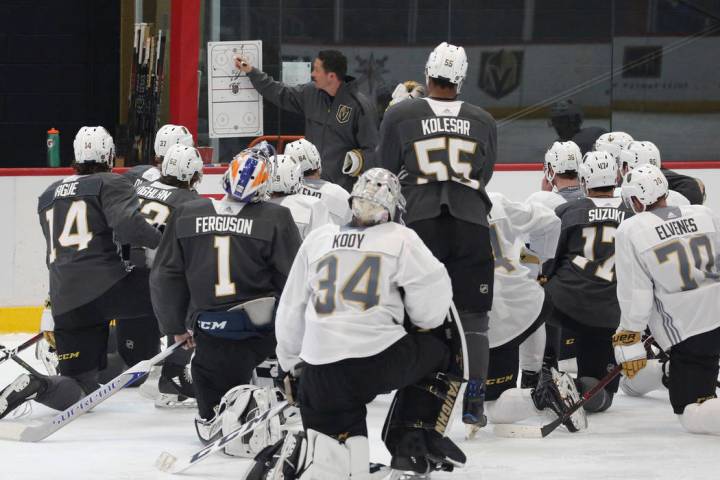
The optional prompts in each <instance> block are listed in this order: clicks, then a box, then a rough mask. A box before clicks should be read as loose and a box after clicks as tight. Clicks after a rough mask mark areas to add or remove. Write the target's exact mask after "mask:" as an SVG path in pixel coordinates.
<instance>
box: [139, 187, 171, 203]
mask: <svg viewBox="0 0 720 480" xmlns="http://www.w3.org/2000/svg"><path fill="white" fill-rule="evenodd" d="M137 194H138V195H139V196H141V197H143V198H147V199H150V200H160V201H161V202H167V199H168V198H170V195H172V191H168V190H160V189H159V188H152V187H147V186H145V187H140V188H138V189H137Z"/></svg>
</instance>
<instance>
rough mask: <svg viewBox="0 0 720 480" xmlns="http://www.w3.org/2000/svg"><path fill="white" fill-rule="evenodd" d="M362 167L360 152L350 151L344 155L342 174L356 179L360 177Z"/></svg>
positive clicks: (356, 150)
mask: <svg viewBox="0 0 720 480" xmlns="http://www.w3.org/2000/svg"><path fill="white" fill-rule="evenodd" d="M362 167H363V154H362V150H358V149H355V150H350V151H349V152H347V153H346V154H345V161H344V162H343V168H342V173H344V174H345V175H350V176H351V177H357V176H358V175H360V172H361V171H362Z"/></svg>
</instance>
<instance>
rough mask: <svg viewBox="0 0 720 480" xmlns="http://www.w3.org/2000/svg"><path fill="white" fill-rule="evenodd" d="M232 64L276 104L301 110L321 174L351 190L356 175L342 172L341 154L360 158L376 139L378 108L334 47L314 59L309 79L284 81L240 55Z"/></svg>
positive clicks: (287, 108)
mask: <svg viewBox="0 0 720 480" xmlns="http://www.w3.org/2000/svg"><path fill="white" fill-rule="evenodd" d="M235 67H236V68H237V69H238V70H241V71H243V72H245V73H246V74H247V76H248V78H249V79H250V82H251V83H252V85H253V87H255V89H256V90H257V91H258V92H259V93H260V94H261V95H262V96H263V97H264V98H266V99H267V100H269V101H270V102H272V103H274V104H275V105H277V106H278V107H280V108H282V109H284V110H288V111H291V112H296V113H302V114H303V115H305V138H307V139H308V141H310V142H312V143H313V144H314V145H315V146H316V147H317V148H318V150H319V151H320V156H321V158H322V178H324V179H326V180H329V181H331V182H333V183H337V184H338V185H340V186H342V187H343V188H345V189H346V190H348V191H350V190H351V189H352V185H353V183H354V179H353V178H350V177H348V176H347V175H344V174H343V173H342V171H341V170H342V165H343V161H344V159H345V156H346V155H348V156H351V157H353V158H354V159H355V161H357V162H359V163H362V161H363V158H364V157H365V155H367V154H368V153H369V152H372V151H374V149H375V146H376V145H377V138H378V130H377V118H378V117H377V113H376V111H375V107H374V105H373V104H372V103H371V102H370V100H368V98H367V97H366V96H365V95H364V94H362V93H360V92H358V90H357V86H356V84H355V82H354V79H353V78H352V77H349V76H347V75H346V73H347V58H345V55H343V54H342V53H340V52H339V51H337V50H323V51H321V52H320V53H318V57H317V58H316V59H315V61H314V62H313V69H312V82H310V83H306V84H304V85H297V86H292V87H291V86H288V85H285V84H283V83H282V82H277V81H275V80H273V78H272V77H270V76H269V75H268V74H266V73H264V72H262V71H260V70H258V69H257V68H254V67H253V66H252V65H251V64H250V63H249V62H248V60H247V58H244V57H237V58H236V59H235Z"/></svg>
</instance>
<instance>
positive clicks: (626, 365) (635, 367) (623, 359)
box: [612, 330, 647, 378]
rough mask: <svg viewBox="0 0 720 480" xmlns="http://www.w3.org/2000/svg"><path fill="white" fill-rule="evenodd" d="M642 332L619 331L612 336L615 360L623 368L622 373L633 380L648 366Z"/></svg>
mask: <svg viewBox="0 0 720 480" xmlns="http://www.w3.org/2000/svg"><path fill="white" fill-rule="evenodd" d="M641 339H642V332H630V331H628V330H618V331H617V332H615V335H613V336H612V344H613V347H614V348H615V360H616V361H617V362H618V363H619V364H620V365H621V366H622V373H623V375H625V376H626V377H627V378H633V377H634V376H635V375H637V373H638V372H639V371H640V370H642V369H643V368H645V365H647V352H646V351H645V347H644V346H643V344H642V342H641Z"/></svg>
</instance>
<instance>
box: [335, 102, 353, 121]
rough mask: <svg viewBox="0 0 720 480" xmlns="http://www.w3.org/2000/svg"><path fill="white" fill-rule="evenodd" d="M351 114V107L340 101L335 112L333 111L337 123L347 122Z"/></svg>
mask: <svg viewBox="0 0 720 480" xmlns="http://www.w3.org/2000/svg"><path fill="white" fill-rule="evenodd" d="M351 114H352V107H348V106H347V105H343V104H342V103H341V104H340V106H339V107H338V109H337V112H336V113H335V118H336V119H337V121H338V123H347V122H348V120H350V115H351Z"/></svg>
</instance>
